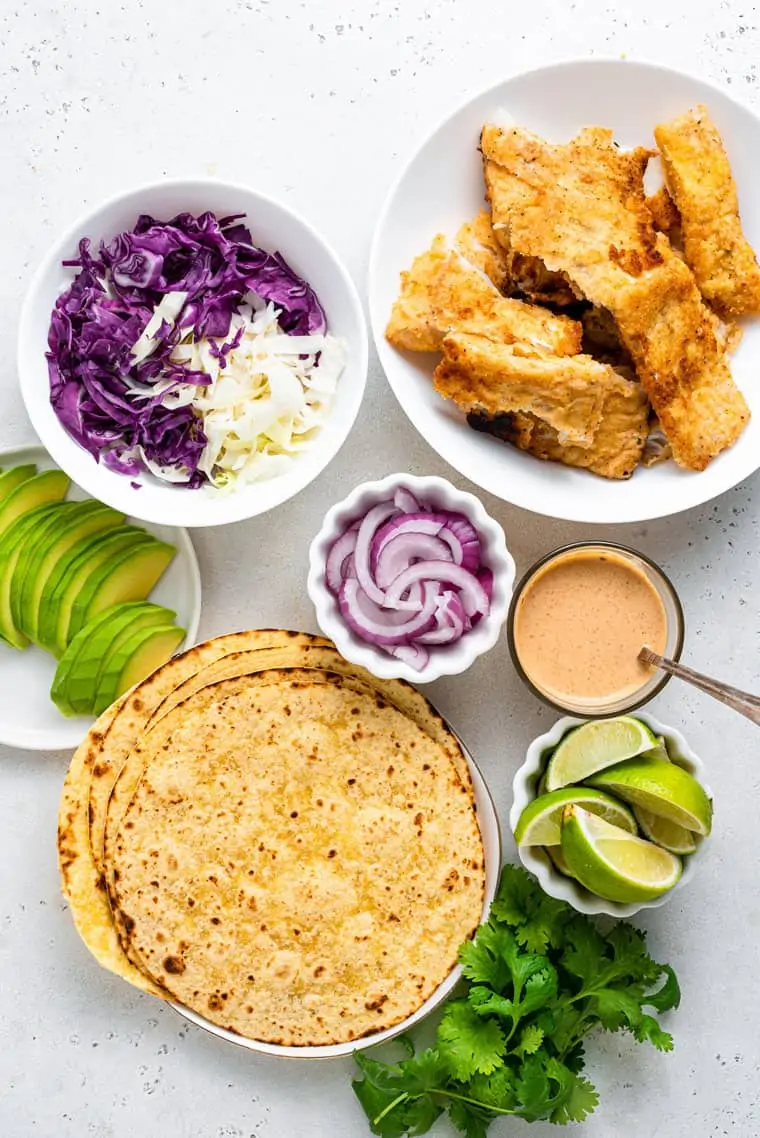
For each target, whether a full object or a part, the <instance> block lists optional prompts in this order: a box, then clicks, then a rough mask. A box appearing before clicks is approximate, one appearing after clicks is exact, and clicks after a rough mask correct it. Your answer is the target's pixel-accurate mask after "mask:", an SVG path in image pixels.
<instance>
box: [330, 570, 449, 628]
mask: <svg viewBox="0 0 760 1138" xmlns="http://www.w3.org/2000/svg"><path fill="white" fill-rule="evenodd" d="M347 579H348V578H347ZM431 583H432V585H433V587H434V589H435V590H436V592H437V594H438V595H437V598H436V605H437V606H439V605H440V604H441V600H442V598H441V586H440V585H438V584H436V583H435V582H431ZM409 592H410V594H411V597H410V604H413V606H414V607H413V608H409V609H389V608H383V607H382V606H381V605H376V604H375V602H374V601H371V600H370V599H369V597H368V596H367V594H366V593H365V592H364V589H363V588H362V587H361V585H360V586H359V591H358V592H357V594H356V602H357V604H358V605H359V608H360V609H361V610H362V612H363V613H364V614H365V616H367V617H369V619H370V620H373V621H377V622H379V623H381V624H388V625H392V626H393V627H394V628H396V627H398V626H399V625H401V624H406V623H407V621H409V620H410V619H411V615H410V614H411V613H413V612H420V610H421V609H422V607H423V605H424V595H423V591H422V585H421V584H420V583H419V582H418V583H417V584H416V585H412V587H411V589H410V590H409ZM436 613H437V609H436ZM434 615H435V614H434ZM436 619H437V616H436Z"/></svg>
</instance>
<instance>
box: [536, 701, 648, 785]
mask: <svg viewBox="0 0 760 1138" xmlns="http://www.w3.org/2000/svg"><path fill="white" fill-rule="evenodd" d="M656 746H657V739H656V737H655V736H654V735H653V734H652V732H651V731H650V730H649V728H648V727H645V726H644V724H643V723H640V722H639V720H638V719H631V717H630V716H629V715H623V716H621V717H620V718H619V719H596V720H592V721H591V722H590V723H584V724H583V725H582V726H581V727H576V728H574V730H572V731H571V732H570V733H569V734H568V735H565V737H564V739H563V740H562V741H561V742H560V744H559V746H558V747H557V749H556V750H555V752H554V754H553V755H552V757H551V759H550V760H549V765H548V766H547V768H546V789H547V790H559V788H560V787H562V786H570V785H571V784H572V783H574V782H584V781H585V780H586V779H587V778H588V777H589V775H592V774H596V772H597V771H601V770H604V768H605V767H611V766H612V765H613V764H614V763H619V762H621V761H622V760H623V759H630V758H633V756H634V755H640V754H641V752H642V751H648V750H650V748H652V747H656Z"/></svg>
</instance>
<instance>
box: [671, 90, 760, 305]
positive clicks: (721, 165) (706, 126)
mask: <svg viewBox="0 0 760 1138" xmlns="http://www.w3.org/2000/svg"><path fill="white" fill-rule="evenodd" d="M654 136H655V139H656V141H657V145H658V146H659V148H660V153H661V155H662V161H663V165H664V167H665V175H666V178H667V182H668V187H669V189H670V192H671V194H672V195H673V198H674V199H675V204H676V206H677V207H678V212H679V213H680V215H681V227H682V231H683V249H684V256H685V258H686V263H687V264H688V265H689V267H690V268H691V270H692V272H693V273H694V276H695V277H696V281H697V284H698V286H699V289H700V292H701V293H702V295H703V296H704V297H705V299H706V300H707V301H709V302H710V304H713V305H714V306H715V308H716V309H717V310H718V311H719V312H720V313H721V314H722V315H727V316H741V315H744V314H747V313H759V312H760V267H758V264H757V258H756V257H755V254H754V252H753V250H752V247H751V245H750V244H749V242H748V241H747V239H746V237H745V236H744V233H743V231H742V225H741V221H740V219H739V202H738V199H737V195H736V183H735V182H734V178H733V175H732V173H731V166H730V164H729V161H728V156H727V154H726V151H725V148H724V146H723V140H722V138H721V136H720V133H719V131H718V128H717V127H716V125H715V123H714V122H713V121H712V119H711V118H710V115H709V112H708V110H707V107H704V106H697V107H695V108H694V110H691V111H688V112H687V113H686V114H685V115H681V116H680V117H678V118H675V119H671V121H670V122H667V123H661V124H660V125H659V126H657V127H655V131H654Z"/></svg>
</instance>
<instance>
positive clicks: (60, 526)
mask: <svg viewBox="0 0 760 1138" xmlns="http://www.w3.org/2000/svg"><path fill="white" fill-rule="evenodd" d="M71 505H72V506H73V507H74V509H73V510H72V512H71V514H70V515H64V514H61V513H59V512H56V513H55V514H54V515H53V517H52V518H50V519H49V520H48V521H47V523H46V525H45V528H44V530H41V531H40V533H39V536H38V537H36V539H35V541H34V542H33V543H32V542H30V543H29V544H28V545H27V546H25V548H24V549H23V550H22V553H21V556H20V557H19V560H18V565H17V566H16V573H15V576H14V581H13V589H12V592H11V604H12V606H13V621H14V624H15V625H16V627H17V628H19V629H20V630H21V631H22V632H24V633H26V635H27V636H28V637H29V639H30V640H35V639H36V638H37V621H38V617H39V608H40V598H41V597H42V593H43V590H44V588H45V585H46V583H47V581H48V579H49V578H50V576H51V574H52V573H53V572H54V571H55V567H56V565H57V564H58V562H59V561H60V560H61V558H62V557H63V556H64V554H65V553H67V552H68V551H69V550H70V549H71V548H72V546H74V545H76V543H77V542H78V541H81V540H82V539H83V538H86V537H90V536H91V535H92V534H96V533H103V532H105V531H106V530H112V529H115V528H116V526H119V525H121V523H122V522H123V521H124V515H123V514H119V513H117V512H116V510H112V509H111V507H110V506H104V505H103V504H102V503H101V502H96V501H94V499H92V498H89V499H87V501H85V502H72V503H71Z"/></svg>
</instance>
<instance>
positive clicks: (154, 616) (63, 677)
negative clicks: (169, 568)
mask: <svg viewBox="0 0 760 1138" xmlns="http://www.w3.org/2000/svg"><path fill="white" fill-rule="evenodd" d="M174 617H175V613H173V612H171V611H170V610H169V609H165V608H162V607H161V606H160V605H152V604H150V603H148V602H146V601H129V602H128V603H127V604H123V605H113V606H111V607H110V608H107V609H104V610H103V612H101V613H99V614H98V615H97V616H96V617H93V619H92V620H91V621H89V623H88V624H86V625H85V626H84V628H83V629H82V630H81V631H80V632H78V633H77V635H76V636H75V637H74V639H73V640H72V641H71V643H70V644H69V646H68V648H67V649H66V651H65V652H64V654H63V655H62V656H61V659H60V660H59V662H58V668H57V670H56V673H55V679H54V680H53V687H52V688H51V691H50V697H51V699H52V700H53V703H55V704H56V706H57V707H58V708H59V710H60V711H62V712H63V714H64V715H87V714H88V713H91V712H92V709H93V707H94V704H95V696H96V694H97V690H98V683H99V680H100V676H101V675H102V673H103V670H104V668H105V665H106V662H107V660H108V659H109V657H110V656H111V653H112V652H114V651H116V650H117V649H118V648H119V647H120V646H121V644H123V642H124V641H125V640H126V639H127V638H128V637H129V636H132V635H134V633H135V632H137V631H138V630H139V629H141V628H151V627H154V626H156V625H167V624H171V623H172V621H173V620H174Z"/></svg>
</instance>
